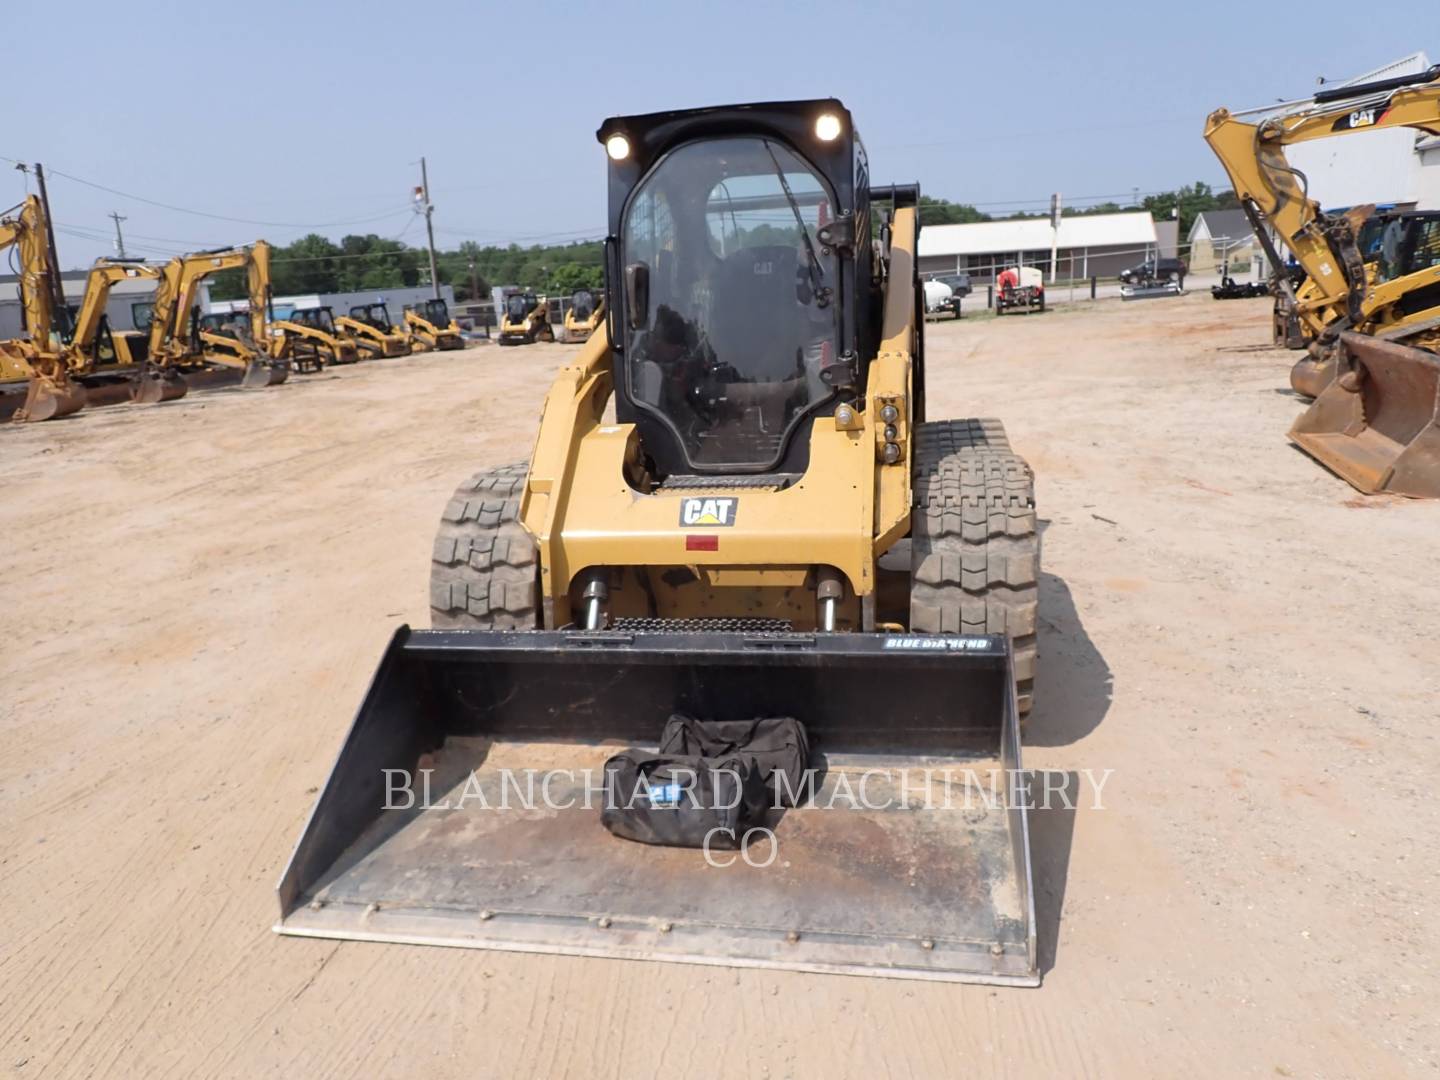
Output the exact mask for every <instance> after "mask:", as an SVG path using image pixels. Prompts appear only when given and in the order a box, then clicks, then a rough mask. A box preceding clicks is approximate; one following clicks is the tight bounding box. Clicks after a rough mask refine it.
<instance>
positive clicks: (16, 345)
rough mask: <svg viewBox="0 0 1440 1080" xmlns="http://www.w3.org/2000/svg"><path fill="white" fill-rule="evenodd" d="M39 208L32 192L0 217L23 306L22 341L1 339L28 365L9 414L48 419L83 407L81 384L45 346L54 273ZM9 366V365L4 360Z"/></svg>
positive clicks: (1, 245) (0, 241)
mask: <svg viewBox="0 0 1440 1080" xmlns="http://www.w3.org/2000/svg"><path fill="white" fill-rule="evenodd" d="M46 228H47V227H46V220H45V209H44V207H43V205H42V204H41V202H40V200H39V199H38V198H36V197H35V196H34V195H31V196H28V197H27V198H26V199H25V201H24V202H23V203H21V204H20V205H19V206H18V207H14V208H12V209H11V210H10V211H9V212H7V213H6V214H5V215H3V217H0V251H4V250H8V249H9V248H11V247H14V248H17V249H18V250H19V253H20V294H21V298H22V303H23V304H24V307H25V332H26V334H27V335H29V339H30V340H29V341H28V342H6V343H5V344H4V346H3V348H4V351H5V353H6V355H7V356H8V357H9V358H10V359H11V360H12V361H13V362H14V363H15V366H16V367H17V368H18V367H20V366H21V365H23V366H24V367H28V368H29V371H30V381H29V386H28V387H27V389H26V394H25V404H24V405H22V406H21V407H20V408H19V409H17V410H16V412H15V416H14V419H15V420H17V421H25V420H49V419H52V418H53V417H57V416H65V415H67V414H68V413H73V412H76V411H78V410H80V409H83V408H84V407H85V390H84V388H83V387H81V386H80V384H79V383H77V382H75V381H74V380H73V379H71V378H70V376H69V374H68V372H67V371H66V369H65V363H64V361H63V360H62V359H61V357H60V354H59V353H58V352H57V351H56V350H55V349H54V348H52V346H51V343H50V334H51V330H52V329H53V327H54V324H55V302H54V296H55V292H54V288H55V286H54V279H55V277H56V276H57V275H58V274H59V269H58V267H55V266H53V265H52V261H51V258H50V245H49V242H48V239H47V232H46ZM7 366H9V365H7Z"/></svg>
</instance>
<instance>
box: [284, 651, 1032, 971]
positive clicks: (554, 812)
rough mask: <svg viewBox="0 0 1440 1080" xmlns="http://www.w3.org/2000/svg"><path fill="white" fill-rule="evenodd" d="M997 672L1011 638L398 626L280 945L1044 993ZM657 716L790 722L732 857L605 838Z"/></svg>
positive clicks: (1008, 699)
mask: <svg viewBox="0 0 1440 1080" xmlns="http://www.w3.org/2000/svg"><path fill="white" fill-rule="evenodd" d="M1012 677H1013V676H1012V659H1011V652H1010V646H1009V644H1008V642H1007V640H1006V639H1005V638H1004V637H1003V636H988V637H958V636H957V637H917V636H908V635H882V634H798V633H764V634H754V635H747V634H745V633H742V632H723V633H711V632H705V633H673V632H637V633H631V632H627V631H604V632H600V633H587V632H578V631H568V632H556V631H526V632H509V631H442V630H427V631H411V630H410V629H409V628H401V629H400V630H399V631H398V632H397V633H396V635H395V637H394V638H393V640H392V641H391V643H390V646H389V648H388V650H387V651H386V654H385V656H384V658H383V660H382V661H381V663H380V667H379V669H378V671H377V672H376V674H375V677H374V679H373V681H372V683H371V685H370V688H369V691H368V693H367V694H366V697H365V700H364V702H363V703H362V704H361V706H360V710H359V713H358V714H357V716H356V718H355V721H354V723H353V725H352V726H351V728H350V732H349V735H348V736H347V738H346V739H345V743H344V745H343V746H342V748H341V750H340V755H339V757H338V759H337V760H336V762H335V764H334V766H333V768H332V770H331V772H330V776H329V779H328V780H327V781H326V783H325V786H324V789H323V790H322V792H321V794H320V797H319V801H318V802H317V803H316V805H315V807H314V810H313V811H312V813H311V816H310V820H309V821H308V823H307V824H306V826H305V830H304V833H303V834H302V836H301V837H300V841H299V843H298V844H297V846H296V848H295V852H294V854H293V856H292V858H291V860H290V864H289V866H288V868H287V869H286V870H285V874H284V877H283V878H282V879H281V881H280V884H279V897H280V916H281V917H280V922H279V923H278V924H277V926H276V930H278V931H279V932H280V933H282V934H295V935H301V936H308V937H325V938H346V939H354V940H362V941H390V942H406V943H410V944H427V945H451V946H462V947H469V948H483V949H502V950H510V951H520V952H537V953H567V954H575V955H584V956H609V957H623V958H632V959H644V960H668V961H681V962H690V963H700V964H717V965H731V966H745V967H774V968H789V969H795V970H802V971H822V972H833V973H847V974H866V975H881V976H894V977H902V978H917V979H931V980H945V981H965V982H982V983H992V984H1007V985H1026V986H1033V985H1036V984H1038V982H1039V971H1038V967H1037V959H1036V940H1035V915H1034V903H1033V899H1032V891H1031V875H1030V853H1029V851H1030V849H1029V842H1028V834H1027V828H1028V826H1027V819H1026V810H1025V805H1026V797H1025V791H1026V789H1025V788H1024V774H1023V773H1022V772H1021V769H1020V743H1019V734H1018V726H1017V714H1016V708H1015V695H1014V691H1013V682H1012ZM675 712H682V713H686V714H688V715H691V716H696V717H700V718H706V719H715V720H725V719H740V718H753V717H757V716H793V717H796V718H798V719H800V720H801V721H802V722H803V723H804V724H805V725H806V728H807V730H808V732H809V734H810V740H811V746H812V751H813V754H812V760H811V765H812V766H814V767H815V768H816V769H817V773H816V775H815V777H814V781H813V786H812V787H811V788H810V789H809V794H808V795H802V798H801V799H800V800H798V805H794V806H791V807H790V808H788V809H782V810H776V811H774V812H773V814H772V818H771V822H770V825H771V827H772V829H773V834H772V835H770V836H765V835H764V834H754V835H752V837H751V841H752V842H751V844H750V846H749V847H748V848H746V849H745V851H744V852H743V857H742V853H741V852H737V851H728V850H718V849H717V850H714V851H711V852H710V853H709V854H708V856H707V853H706V852H705V851H702V850H699V849H690V848H669V847H653V846H648V845H643V844H637V843H632V842H630V841H627V840H622V839H619V838H617V837H615V836H612V835H611V834H610V833H609V832H607V831H606V830H605V829H604V828H603V827H602V825H601V823H600V810H601V808H602V806H603V805H604V803H605V800H606V799H607V798H612V797H615V796H614V793H611V792H607V791H606V788H605V782H604V779H603V777H604V772H603V765H604V762H605V760H606V758H607V757H609V756H610V755H612V754H614V753H616V752H618V751H619V750H620V749H621V748H623V747H626V746H636V747H644V746H651V747H653V746H654V745H655V743H656V742H657V740H658V737H659V734H660V730H661V727H662V726H663V724H664V722H665V720H666V719H667V718H668V717H669V716H670V715H671V714H672V713H675ZM801 787H802V792H804V790H805V788H804V785H802V786H801ZM619 797H620V798H621V799H622V800H623V799H624V795H623V794H622V795H620V796H619Z"/></svg>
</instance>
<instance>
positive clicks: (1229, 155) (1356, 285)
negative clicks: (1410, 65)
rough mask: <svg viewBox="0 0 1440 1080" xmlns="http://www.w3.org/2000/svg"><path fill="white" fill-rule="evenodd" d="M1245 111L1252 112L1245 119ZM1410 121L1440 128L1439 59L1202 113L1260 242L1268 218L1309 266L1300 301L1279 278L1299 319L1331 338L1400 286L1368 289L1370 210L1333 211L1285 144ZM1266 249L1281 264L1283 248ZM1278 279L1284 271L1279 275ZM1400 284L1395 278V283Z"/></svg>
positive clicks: (1208, 135)
mask: <svg viewBox="0 0 1440 1080" xmlns="http://www.w3.org/2000/svg"><path fill="white" fill-rule="evenodd" d="M1243 117H1254V118H1255V119H1254V120H1253V121H1252V120H1250V119H1242V118H1243ZM1399 127H1408V128H1414V129H1415V130H1417V131H1423V132H1427V133H1429V134H1432V135H1440V66H1436V67H1432V68H1430V69H1429V70H1428V71H1426V72H1425V73H1424V74H1422V75H1418V76H1408V77H1402V78H1396V79H1385V80H1381V81H1378V82H1372V83H1362V84H1360V85H1357V86H1349V87H1337V88H1335V89H1332V90H1324V91H1321V92H1320V93H1318V94H1316V95H1315V97H1314V98H1311V99H1308V100H1305V101H1301V102H1291V103H1288V104H1287V105H1280V106H1273V107H1265V108H1262V109H1252V110H1248V111H1246V112H1241V113H1231V112H1230V111H1229V110H1228V109H1216V110H1215V111H1214V112H1213V113H1211V114H1210V116H1209V118H1208V119H1207V120H1206V122H1205V141H1206V142H1207V143H1209V144H1210V148H1211V150H1213V151H1214V152H1215V156H1216V157H1218V158H1219V159H1220V163H1221V164H1222V165H1223V166H1224V167H1225V171H1226V173H1228V174H1229V176H1230V181H1231V183H1232V184H1233V185H1234V187H1235V194H1236V195H1237V196H1238V197H1239V199H1240V201H1241V205H1242V206H1243V207H1244V208H1245V210H1246V213H1247V214H1248V215H1249V217H1250V219H1251V224H1252V226H1254V227H1255V233H1256V236H1257V237H1259V238H1260V240H1261V243H1263V244H1265V245H1266V246H1267V247H1269V246H1270V241H1269V237H1268V235H1267V232H1266V230H1265V229H1264V228H1263V227H1262V226H1261V220H1260V219H1261V217H1262V216H1263V218H1264V219H1265V220H1266V221H1268V223H1269V224H1270V225H1271V226H1272V227H1273V228H1274V230H1275V232H1276V233H1277V234H1278V235H1279V236H1280V238H1281V241H1282V242H1283V243H1284V244H1285V246H1286V247H1288V248H1289V249H1290V250H1291V251H1292V252H1293V253H1294V255H1295V258H1296V259H1297V260H1298V261H1299V263H1300V265H1301V266H1302V267H1304V269H1305V272H1306V273H1307V274H1308V275H1309V277H1310V280H1311V282H1313V288H1312V289H1311V290H1307V292H1308V294H1309V295H1307V296H1306V297H1305V298H1304V299H1302V300H1300V301H1296V299H1295V296H1294V294H1293V292H1291V291H1289V289H1288V282H1284V281H1283V280H1282V282H1281V285H1282V288H1284V289H1285V290H1286V292H1287V297H1288V299H1289V300H1290V301H1291V302H1292V303H1294V304H1295V307H1296V311H1297V314H1298V315H1299V317H1300V319H1301V321H1303V322H1304V323H1305V324H1306V326H1307V327H1308V328H1309V329H1310V330H1311V332H1312V333H1313V334H1316V335H1319V334H1322V333H1326V332H1327V331H1328V338H1329V339H1330V340H1333V339H1334V337H1335V336H1336V335H1337V334H1338V333H1339V332H1340V331H1342V330H1345V329H1348V328H1350V327H1353V326H1359V325H1360V324H1361V323H1363V322H1364V321H1365V320H1366V319H1367V318H1369V317H1370V316H1371V315H1372V314H1373V313H1374V312H1375V311H1376V310H1377V309H1378V308H1379V307H1382V306H1384V305H1386V304H1389V303H1393V302H1394V300H1395V299H1396V298H1397V296H1398V294H1399V293H1401V292H1403V288H1391V289H1387V290H1384V292H1383V293H1382V292H1376V293H1375V294H1373V295H1369V296H1367V289H1366V284H1367V281H1366V275H1365V267H1364V261H1363V259H1362V258H1361V255H1360V251H1359V248H1358V246H1357V244H1356V242H1355V237H1356V234H1357V231H1358V229H1357V227H1356V225H1357V221H1360V220H1363V218H1364V216H1365V215H1364V214H1354V213H1352V214H1350V215H1346V216H1345V217H1334V216H1331V215H1327V214H1325V213H1323V212H1322V211H1321V209H1320V205H1319V204H1318V203H1317V202H1316V201H1315V200H1314V199H1311V198H1310V196H1309V193H1308V191H1307V190H1306V181H1305V176H1304V174H1303V173H1301V172H1300V171H1299V170H1297V169H1295V168H1294V167H1293V166H1292V165H1290V163H1289V161H1288V160H1287V159H1286V156H1285V148H1286V147H1287V146H1292V145H1294V144H1296V143H1302V142H1310V141H1312V140H1315V139H1325V138H1331V137H1333V136H1338V135H1349V134H1354V133H1357V132H1363V131H1378V130H1382V129H1385V128H1399ZM1267 254H1269V255H1270V257H1271V260H1272V262H1274V263H1275V265H1276V266H1277V267H1278V266H1279V265H1280V260H1279V258H1278V253H1277V252H1275V251H1274V250H1273V248H1272V250H1270V251H1269V252H1267ZM1277 280H1279V279H1277ZM1397 285H1398V283H1397Z"/></svg>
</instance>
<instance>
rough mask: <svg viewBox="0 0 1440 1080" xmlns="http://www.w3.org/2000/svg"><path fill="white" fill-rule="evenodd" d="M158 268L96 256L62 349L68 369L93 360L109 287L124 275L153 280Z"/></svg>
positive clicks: (79, 368) (78, 368) (81, 367)
mask: <svg viewBox="0 0 1440 1080" xmlns="http://www.w3.org/2000/svg"><path fill="white" fill-rule="evenodd" d="M159 276H160V271H159V270H158V269H156V268H155V267H153V266H147V265H145V264H144V263H142V262H130V261H124V260H115V259H98V260H96V262H95V265H94V266H92V267H91V268H90V275H89V277H87V278H86V279H85V295H84V296H83V297H82V298H81V300H80V310H79V312H78V313H77V314H76V316H75V329H74V333H73V335H72V336H71V338H70V342H69V346H68V348H67V349H66V361H67V363H68V365H69V367H70V369H71V370H72V371H85V370H87V369H88V368H89V367H91V366H92V365H93V363H94V359H95V345H96V342H97V340H98V339H99V336H100V326H101V323H102V322H103V321H104V318H105V307H106V305H107V304H108V303H109V301H110V290H111V289H112V288H114V286H115V283H116V282H118V281H125V280H126V279H128V278H147V279H149V280H152V281H153V280H154V279H156V278H158V277H159Z"/></svg>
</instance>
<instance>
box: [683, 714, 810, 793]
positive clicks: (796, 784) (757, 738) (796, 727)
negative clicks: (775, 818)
mask: <svg viewBox="0 0 1440 1080" xmlns="http://www.w3.org/2000/svg"><path fill="white" fill-rule="evenodd" d="M660 753H662V754H676V755H682V756H692V755H693V756H698V757H703V758H727V757H731V756H734V757H739V758H741V759H743V760H745V761H750V762H753V763H754V765H755V768H756V769H757V770H759V771H760V773H761V774H762V775H763V776H764V778H765V784H766V786H767V787H769V789H770V796H771V802H772V804H773V805H774V806H775V807H777V808H779V807H781V806H793V805H794V804H795V801H796V796H797V795H798V794H799V793H800V788H801V785H802V784H803V783H804V781H805V769H806V767H807V766H808V764H809V762H810V739H809V737H808V736H807V735H806V734H805V725H804V724H802V723H800V721H799V720H796V719H794V718H793V717H789V716H771V717H765V718H763V719H759V720H696V719H695V718H694V717H693V716H685V715H684V714H683V713H675V714H674V715H673V716H671V717H670V719H669V720H667V721H666V722H665V730H664V731H662V732H661V733H660ZM781 777H783V778H784V780H783V782H782V781H781Z"/></svg>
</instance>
